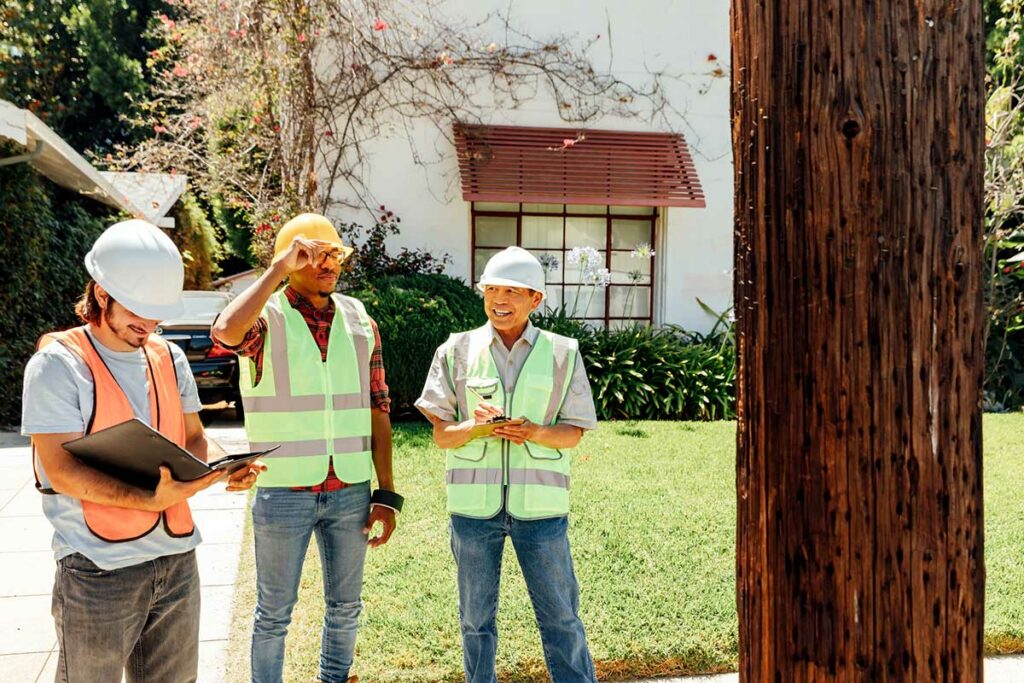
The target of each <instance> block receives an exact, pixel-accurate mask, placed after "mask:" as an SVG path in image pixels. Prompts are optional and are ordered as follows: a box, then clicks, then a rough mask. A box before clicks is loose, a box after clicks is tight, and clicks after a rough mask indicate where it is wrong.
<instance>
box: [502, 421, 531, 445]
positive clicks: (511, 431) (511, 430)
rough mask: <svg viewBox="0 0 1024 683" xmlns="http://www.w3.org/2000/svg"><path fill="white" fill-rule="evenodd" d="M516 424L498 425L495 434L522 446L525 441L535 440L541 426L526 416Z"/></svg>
mask: <svg viewBox="0 0 1024 683" xmlns="http://www.w3.org/2000/svg"><path fill="white" fill-rule="evenodd" d="M522 419H523V421H522V422H520V423H516V424H507V425H501V426H499V427H497V428H496V429H495V430H494V432H493V434H494V436H496V437H498V438H500V439H508V440H509V441H511V442H512V443H514V444H516V445H517V446H522V445H523V442H524V441H534V440H535V438H534V437H536V436H537V432H539V431H540V429H541V426H540V425H539V424H536V423H534V422H530V421H529V420H527V419H526V418H522Z"/></svg>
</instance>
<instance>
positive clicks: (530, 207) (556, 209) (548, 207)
mask: <svg viewBox="0 0 1024 683" xmlns="http://www.w3.org/2000/svg"><path fill="white" fill-rule="evenodd" d="M563 208H565V207H564V206H563V205H562V204H523V213H557V214H561V213H562V209H563Z"/></svg>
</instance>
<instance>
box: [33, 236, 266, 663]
mask: <svg viewBox="0 0 1024 683" xmlns="http://www.w3.org/2000/svg"><path fill="white" fill-rule="evenodd" d="M85 266H86V269H87V270H88V272H89V275H90V276H91V278H92V279H91V280H89V282H88V284H87V285H86V288H85V293H84V295H83V296H82V299H81V300H80V301H79V302H78V305H77V307H76V309H75V310H76V312H77V314H78V316H79V318H80V319H81V320H82V323H83V324H82V326H80V327H76V328H73V329H70V330H65V331H62V332H53V333H50V334H47V335H44V336H43V337H42V338H41V339H40V344H39V350H38V351H37V352H36V353H35V355H33V356H32V358H31V359H30V360H29V362H28V365H27V367H26V368H25V381H24V394H23V409H22V410H23V413H22V432H23V433H24V434H27V435H29V436H31V438H32V448H33V458H34V468H35V473H36V487H37V488H38V489H39V491H40V492H41V493H43V494H45V495H44V496H43V511H44V513H45V514H46V517H47V518H48V519H49V520H50V523H51V524H52V525H53V529H54V534H53V550H54V557H55V559H56V561H57V571H56V577H55V579H54V586H53V610H52V611H53V618H54V623H55V626H56V630H57V642H58V645H59V647H60V654H59V658H58V661H57V680H58V681H82V682H83V683H95V682H96V681H119V680H121V677H122V675H124V676H125V677H126V678H127V680H128V681H194V680H196V674H197V666H198V655H199V574H198V571H197V568H196V558H195V551H194V548H195V547H196V546H197V545H198V544H199V542H200V540H201V539H200V535H199V531H198V530H197V529H196V528H195V526H194V524H193V522H192V515H191V511H190V510H189V507H188V502H187V501H188V498H189V497H191V496H192V495H193V494H195V493H197V492H198V491H201V490H203V489H205V488H207V487H208V486H210V485H212V484H214V483H215V482H217V481H218V480H219V479H221V477H222V476H223V474H222V473H219V472H216V473H211V474H209V475H207V476H205V477H202V478H200V479H196V480H195V481H190V482H179V481H175V480H174V479H173V478H172V477H171V476H170V471H169V470H168V469H167V468H161V478H160V482H159V484H158V485H157V487H156V489H155V490H153V491H150V490H145V489H141V488H136V487H134V486H131V485H128V484H125V483H123V482H121V481H120V480H118V479H115V478H113V477H110V476H108V475H106V474H103V473H101V472H100V471H98V470H95V469H93V468H91V467H89V466H88V465H86V464H84V463H82V462H80V461H79V460H77V459H76V458H75V457H74V456H73V455H71V454H70V453H69V452H68V451H67V450H65V449H64V447H63V445H62V444H65V443H67V442H68V441H70V440H72V439H75V438H78V437H80V436H82V435H83V434H88V433H92V432H95V431H99V430H100V429H103V428H106V427H110V426H113V425H115V424H118V423H120V422H124V421H126V420H130V419H132V418H138V419H139V420H142V421H143V422H145V423H147V424H149V425H150V426H152V427H153V428H155V429H157V430H158V431H159V432H161V434H163V435H164V436H165V437H166V438H168V439H169V440H171V441H173V442H175V443H177V444H178V445H179V446H181V447H183V448H185V449H187V450H188V451H190V452H191V453H193V454H194V455H196V456H197V457H199V458H201V459H208V458H209V456H219V455H222V454H223V451H222V450H221V448H220V447H219V446H218V445H217V444H216V443H214V442H213V441H210V440H208V439H207V438H206V436H205V434H204V432H203V425H202V422H200V420H199V415H198V413H199V410H200V404H199V398H198V395H197V392H196V384H195V380H194V379H193V377H192V373H191V371H190V370H189V366H188V361H187V360H186V358H185V354H184V353H183V352H182V351H181V350H180V349H179V348H178V347H177V346H174V345H173V344H168V343H167V342H166V341H164V340H162V339H160V338H159V337H156V336H153V335H152V332H153V330H154V328H155V327H156V325H157V323H158V322H159V321H160V320H163V319H166V318H173V317H176V316H178V315H180V313H181V311H182V308H183V306H182V302H181V293H182V282H183V276H184V269H183V266H182V261H181V255H180V254H179V253H178V249H177V248H176V247H175V246H174V244H173V243H172V242H171V240H170V239H169V238H168V237H167V236H166V235H164V234H163V233H162V232H161V231H160V230H159V229H158V228H157V227H155V226H153V225H151V224H149V223H146V222H145V221H141V220H130V221H125V222H122V223H118V224H116V225H113V226H111V227H110V228H108V229H107V230H106V231H104V232H103V234H102V235H100V237H99V238H98V239H97V240H96V243H95V244H94V245H93V247H92V250H91V251H90V252H89V253H88V255H87V256H86V257H85ZM260 471H262V465H251V466H249V467H247V468H243V469H242V470H240V471H238V472H236V473H235V474H233V475H231V477H230V478H229V479H228V490H229V491H242V490H245V489H248V488H250V487H251V486H252V485H253V483H254V482H255V480H256V477H257V475H258V473H259V472H260Z"/></svg>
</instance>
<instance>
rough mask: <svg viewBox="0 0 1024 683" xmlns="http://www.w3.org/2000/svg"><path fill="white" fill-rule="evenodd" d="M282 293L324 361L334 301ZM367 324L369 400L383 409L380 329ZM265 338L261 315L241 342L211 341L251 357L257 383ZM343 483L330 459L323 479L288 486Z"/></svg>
mask: <svg viewBox="0 0 1024 683" xmlns="http://www.w3.org/2000/svg"><path fill="white" fill-rule="evenodd" d="M284 295H285V297H287V298H288V303H290V304H291V305H292V308H294V309H295V310H296V311H298V312H299V313H301V314H302V319H303V320H305V321H306V324H307V325H309V332H310V334H312V335H313V339H315V340H316V345H317V347H319V349H320V360H321V362H324V363H326V362H327V341H328V340H329V339H330V336H331V322H333V320H334V301H333V300H332V299H328V300H327V305H326V306H324V307H323V308H316V307H315V306H314V305H313V303H312V302H311V301H310V300H309V299H307V298H305V297H304V296H302V295H301V294H299V293H298V292H296V291H295V290H294V289H292V288H291V287H287V288H285V290H284ZM370 326H371V327H372V328H373V351H372V352H371V353H370V402H371V403H372V404H373V407H374V408H377V409H378V410H382V411H383V412H385V413H387V412H390V411H391V398H390V397H389V396H388V384H387V379H386V377H385V375H384V355H383V353H382V352H381V346H380V331H379V330H378V329H377V323H376V322H375V321H374V320H373V318H371V319H370ZM266 338H267V320H266V318H262V317H261V318H259V319H258V320H257V321H256V322H255V323H253V325H252V327H251V328H249V331H248V332H246V334H245V338H244V339H242V341H241V343H239V344H237V345H235V346H229V345H228V344H225V343H223V342H222V341H220V340H219V339H216V340H215V341H216V342H217V343H218V344H220V345H221V346H223V347H224V348H226V349H228V350H229V351H234V352H235V353H237V354H238V355H239V356H242V357H244V358H251V359H252V361H253V363H254V364H255V365H256V373H255V377H254V378H253V379H254V381H255V382H256V383H259V381H260V377H262V376H263V344H264V341H266ZM346 486H348V484H347V483H345V482H343V481H341V480H340V479H338V476H337V475H336V474H335V473H334V463H333V461H332V462H331V465H330V467H329V468H328V470H327V478H326V479H324V481H323V482H321V483H320V484H317V485H316V486H295V487H292V490H294V491H312V492H314V493H323V492H325V491H337V490H338V489H343V488H345V487H346Z"/></svg>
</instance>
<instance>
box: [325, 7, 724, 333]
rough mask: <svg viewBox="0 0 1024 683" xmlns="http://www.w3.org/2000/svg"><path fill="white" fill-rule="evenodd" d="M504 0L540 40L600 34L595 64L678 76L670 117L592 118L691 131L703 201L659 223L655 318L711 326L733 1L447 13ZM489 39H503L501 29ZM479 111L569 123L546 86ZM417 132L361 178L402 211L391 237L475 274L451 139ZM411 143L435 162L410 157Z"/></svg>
mask: <svg viewBox="0 0 1024 683" xmlns="http://www.w3.org/2000/svg"><path fill="white" fill-rule="evenodd" d="M509 7H510V8H511V17H512V21H513V23H514V24H516V25H517V26H519V27H522V29H523V31H524V32H525V33H526V34H527V35H530V36H532V37H534V38H536V39H539V40H545V39H546V38H549V37H553V36H555V35H557V34H575V35H577V36H579V39H580V42H582V41H583V40H584V39H587V38H592V37H594V36H596V35H597V34H601V39H600V40H598V41H597V43H596V44H595V46H594V47H593V48H592V49H591V52H590V55H591V57H592V60H593V64H594V66H595V68H597V69H598V70H610V71H611V72H612V73H614V74H615V75H616V76H617V77H618V78H620V79H622V80H626V81H629V82H632V83H634V84H641V83H643V82H644V81H645V80H646V79H647V78H648V74H649V73H650V72H653V71H664V72H666V73H668V74H672V75H673V76H672V77H666V78H665V79H664V81H663V84H664V86H665V89H666V93H667V95H668V99H669V102H670V104H671V106H672V107H673V108H674V109H675V110H677V111H678V112H679V114H678V115H672V116H671V117H670V120H669V121H668V122H667V123H666V122H658V123H654V124H652V123H651V122H650V121H648V120H646V119H645V118H643V117H637V118H620V117H614V116H605V117H603V118H601V119H599V120H594V121H592V122H590V123H588V124H587V125H588V127H591V128H603V129H613V130H670V131H673V132H680V133H682V134H683V135H685V137H686V139H687V141H688V143H689V144H690V147H691V151H692V153H693V156H694V160H695V163H696V165H697V171H698V174H699V176H700V180H701V183H702V185H703V187H704V192H705V195H706V201H707V208H703V209H688V208H670V209H668V214H667V221H666V222H667V226H665V228H666V229H660V233H661V234H660V236H659V237H660V238H659V244H658V245H657V247H658V255H657V270H658V272H657V273H656V275H655V277H656V279H655V287H656V304H655V305H656V308H655V316H656V321H657V322H661V323H676V324H680V325H682V326H684V327H686V328H687V329H694V330H706V329H707V328H708V327H709V326H710V325H711V324H712V323H713V319H712V318H711V317H710V316H709V315H708V314H707V313H705V312H703V311H702V310H701V308H700V306H699V305H698V304H697V302H696V297H700V298H701V299H702V300H703V301H705V302H706V303H707V304H709V305H710V306H711V307H712V308H714V309H716V310H724V309H725V308H726V307H728V306H729V305H730V303H731V296H732V281H731V277H730V275H729V273H730V269H731V267H732V214H733V204H732V187H733V178H732V153H731V133H730V127H729V63H728V61H729V3H728V0H628V1H627V0H617V1H616V0H512V2H511V4H510V3H509V2H508V0H497V1H495V0H447V2H446V3H445V5H444V11H445V12H446V13H447V14H449V15H450V16H452V17H458V18H460V19H481V18H483V17H484V16H485V15H486V14H487V13H488V12H492V11H505V10H506V9H508V8H509ZM609 25H610V27H611V36H610V38H611V39H610V41H609V35H608V34H609V31H608V27H609ZM491 38H492V39H493V40H494V41H495V42H498V43H499V44H500V43H501V40H502V36H501V35H500V34H499V33H498V31H497V30H495V35H493V36H492V37H491ZM485 39H486V36H485ZM484 44H486V42H485V43H484ZM711 54H713V55H716V56H717V58H718V63H717V65H719V66H721V67H722V68H723V69H724V70H725V75H724V76H723V77H719V78H714V77H712V76H710V75H709V74H710V72H711V71H712V69H714V67H715V66H716V64H710V63H709V62H708V56H709V55H711ZM612 55H614V58H613V59H612ZM609 64H610V69H609ZM478 114H479V116H480V118H481V119H482V120H483V122H484V123H492V124H511V125H524V126H563V125H567V124H564V123H562V122H561V120H560V119H559V116H558V113H557V111H556V109H555V107H554V105H553V103H552V101H551V99H550V98H549V97H547V96H544V97H539V98H537V99H535V100H532V101H530V102H529V103H527V104H526V105H525V106H523V107H521V108H520V109H517V110H512V111H495V110H490V111H488V110H487V109H486V108H484V109H482V110H481V111H480V112H478ZM412 131H413V133H412V140H411V141H410V139H409V136H407V134H406V133H405V131H404V130H402V129H401V128H396V130H395V133H394V134H392V135H391V136H384V137H381V138H380V139H378V140H377V141H376V142H375V143H374V144H373V145H372V146H371V147H370V148H369V149H368V152H369V173H368V175H367V176H366V177H365V182H366V185H367V187H368V188H370V190H371V192H372V194H373V202H374V205H377V204H386V205H387V206H388V207H389V208H390V209H392V210H394V211H395V212H396V213H397V214H398V215H399V216H401V218H402V224H401V225H402V234H401V235H400V237H399V238H397V239H396V240H395V242H394V246H395V247H399V246H406V247H410V248H424V249H428V250H430V251H432V252H435V253H441V252H447V253H449V254H451V255H452V257H453V259H454V263H453V264H452V266H451V267H450V268H449V273H450V274H452V275H455V276H457V277H462V278H463V279H466V280H468V279H469V273H470V264H471V254H470V244H471V241H470V218H469V204H468V203H467V202H465V201H463V200H462V196H461V190H460V187H459V177H458V168H457V162H456V159H455V150H454V147H453V146H452V145H451V143H450V142H447V141H446V140H445V139H444V138H442V137H441V135H440V133H439V132H438V130H437V128H436V127H435V126H434V125H433V124H432V123H430V122H422V123H416V124H413V125H412ZM449 135H450V133H449ZM410 142H411V143H412V145H414V146H415V148H416V150H417V152H418V154H419V155H420V157H421V158H423V159H425V160H427V161H429V162H431V163H430V164H429V165H427V166H426V167H424V166H422V165H417V164H416V163H415V162H414V160H413V152H412V149H411V146H410ZM337 196H338V197H344V196H345V191H344V189H343V188H338V190H337ZM335 215H337V216H338V217H339V218H341V219H343V220H346V221H356V222H360V223H363V224H368V223H370V222H371V221H372V218H371V217H370V216H368V215H367V214H366V212H365V211H358V210H348V209H339V210H337V211H336V212H335ZM662 225H665V224H664V223H663V224H662ZM567 246H571V245H567Z"/></svg>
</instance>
